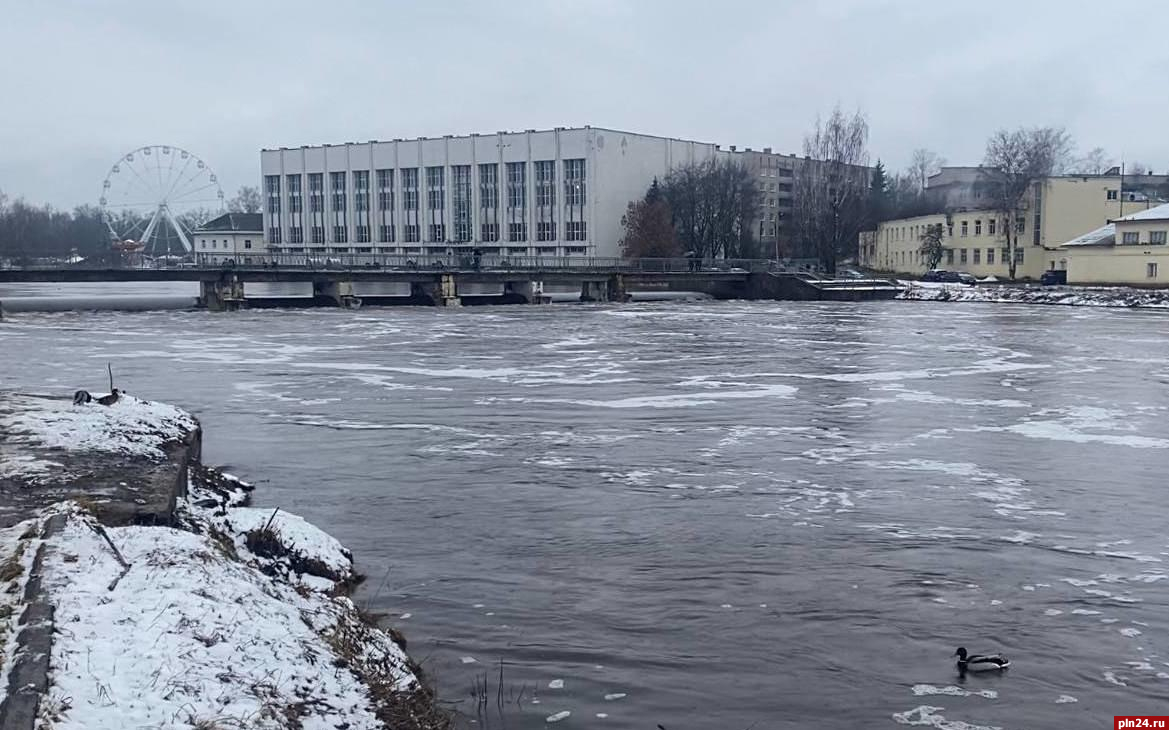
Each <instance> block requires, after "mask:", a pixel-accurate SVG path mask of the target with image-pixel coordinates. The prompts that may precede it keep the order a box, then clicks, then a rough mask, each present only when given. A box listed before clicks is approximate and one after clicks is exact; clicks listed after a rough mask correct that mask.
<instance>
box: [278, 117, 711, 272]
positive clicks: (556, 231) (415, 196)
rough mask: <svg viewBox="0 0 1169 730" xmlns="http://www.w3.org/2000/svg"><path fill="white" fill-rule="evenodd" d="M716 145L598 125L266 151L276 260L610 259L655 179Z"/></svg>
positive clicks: (708, 155) (616, 253)
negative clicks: (470, 253) (478, 254)
mask: <svg viewBox="0 0 1169 730" xmlns="http://www.w3.org/2000/svg"><path fill="white" fill-rule="evenodd" d="M733 154H734V153H732V152H730V151H727V150H722V149H720V147H719V146H718V145H716V144H709V143H703V142H692V141H687V140H681V139H671V138H667V137H655V136H650V135H644V134H632V133H629V132H620V131H617V130H612V129H602V128H599V127H580V128H571V129H568V128H557V129H551V130H543V131H536V130H528V131H524V132H497V133H495V134H472V135H468V136H460V137H456V136H450V135H448V136H445V137H430V138H419V139H413V140H402V139H398V140H392V141H388V142H381V141H370V142H361V143H354V142H350V143H346V144H338V145H324V146H316V147H309V146H305V147H300V148H280V149H265V150H262V151H261V153H260V166H261V169H262V174H263V195H264V213H263V215H264V234H265V236H264V237H265V240H266V241H267V243H268V246H269V247H270V249H271V250H272V251H273V252H274V253H305V254H313V253H339V254H375V253H376V254H397V255H410V254H419V255H421V254H445V253H448V252H450V251H451V250H452V249H459V248H472V247H473V248H479V249H480V250H481V251H482V252H483V253H484V254H503V255H513V256H519V255H527V256H599V257H608V256H619V255H620V245H619V242H620V240H621V235H622V228H621V217H622V216H623V215H624V214H625V210H626V207H627V206H628V204H629V202H630V201H632V200H635V199H638V198H640V197H641V196H643V195H644V194H645V191H646V189H647V188H648V187H649V185H650V183H651V182H652V181H653V179H654V177H658V178H662V177H664V176H665V175H666V174H667V173H668V172H669V171H670V170H671V169H672V168H674V167H677V166H679V165H683V164H686V163H691V162H703V161H705V160H708V159H710V158H712V157H716V156H718V157H722V156H728V157H729V156H731V155H733Z"/></svg>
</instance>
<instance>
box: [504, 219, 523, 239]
mask: <svg viewBox="0 0 1169 730" xmlns="http://www.w3.org/2000/svg"><path fill="white" fill-rule="evenodd" d="M507 240H508V241H510V242H512V243H516V242H519V241H526V240H528V224H527V223H524V222H522V221H521V222H519V223H508V224H507Z"/></svg>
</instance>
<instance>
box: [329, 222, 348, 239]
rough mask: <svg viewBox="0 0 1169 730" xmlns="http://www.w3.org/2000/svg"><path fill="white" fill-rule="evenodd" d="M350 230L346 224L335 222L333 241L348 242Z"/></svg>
mask: <svg viewBox="0 0 1169 730" xmlns="http://www.w3.org/2000/svg"><path fill="white" fill-rule="evenodd" d="M348 242H349V230H348V229H347V228H346V227H345V226H344V225H337V224H334V226H333V243H348Z"/></svg>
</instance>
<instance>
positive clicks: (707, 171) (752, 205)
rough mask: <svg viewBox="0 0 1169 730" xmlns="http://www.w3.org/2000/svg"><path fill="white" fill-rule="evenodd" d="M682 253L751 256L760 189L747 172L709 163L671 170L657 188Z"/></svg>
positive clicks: (732, 164) (725, 162)
mask: <svg viewBox="0 0 1169 730" xmlns="http://www.w3.org/2000/svg"><path fill="white" fill-rule="evenodd" d="M661 193H662V197H663V198H664V199H665V201H666V203H667V204H668V205H669V209H670V213H671V216H672V221H671V222H672V223H673V227H674V230H675V232H676V233H677V236H678V242H679V243H680V244H681V246H682V248H683V249H685V251H686V252H687V253H688V254H689V255H692V256H695V257H698V258H749V257H752V256H755V255H756V253H757V252H756V251H755V240H754V238H753V237H752V236H751V223H752V222H753V221H754V220H755V218H756V217H757V216H758V212H759V188H758V187H756V185H755V181H754V180H753V179H752V177H751V174H750V173H749V172H748V171H747V168H745V167H743V166H742V165H740V164H739V163H737V162H734V161H732V160H721V161H720V160H717V159H711V160H707V161H706V162H699V163H692V164H687V165H682V166H681V167H676V168H674V169H673V170H671V171H670V174H669V175H667V176H666V179H665V181H664V182H663V183H662V185H661Z"/></svg>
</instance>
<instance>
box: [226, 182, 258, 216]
mask: <svg viewBox="0 0 1169 730" xmlns="http://www.w3.org/2000/svg"><path fill="white" fill-rule="evenodd" d="M227 209H228V211H230V212H232V213H259V212H260V189H259V188H257V187H255V186H253V185H243V186H241V187H240V189H239V192H238V193H236V195H235V197H234V198H232V199H231V200H229V201H228V202H227Z"/></svg>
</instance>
